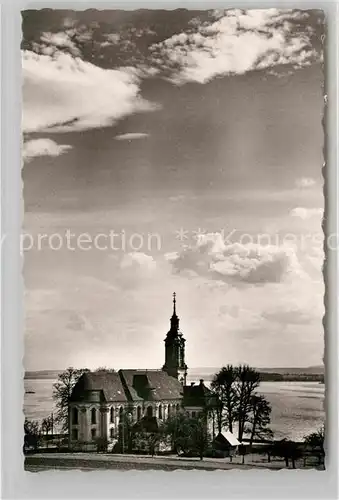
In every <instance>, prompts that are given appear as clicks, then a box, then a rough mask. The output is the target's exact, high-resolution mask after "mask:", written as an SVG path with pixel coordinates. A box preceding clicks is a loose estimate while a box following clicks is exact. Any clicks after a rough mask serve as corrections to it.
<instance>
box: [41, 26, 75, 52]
mask: <svg viewBox="0 0 339 500" xmlns="http://www.w3.org/2000/svg"><path fill="white" fill-rule="evenodd" d="M74 35H75V33H74V30H66V31H59V32H58V33H51V32H45V33H43V34H42V35H41V37H40V40H41V43H39V44H35V45H34V48H35V50H36V51H37V52H39V53H41V54H45V55H52V54H55V53H56V52H57V51H59V50H63V51H65V50H66V51H69V52H70V53H71V54H72V55H73V56H74V57H80V56H81V52H80V50H79V47H77V45H76V43H75V42H74Z"/></svg>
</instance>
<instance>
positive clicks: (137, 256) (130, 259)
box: [120, 252, 156, 271]
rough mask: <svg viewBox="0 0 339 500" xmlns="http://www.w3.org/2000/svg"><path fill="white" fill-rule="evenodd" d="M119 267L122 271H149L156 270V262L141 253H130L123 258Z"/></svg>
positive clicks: (149, 256)
mask: <svg viewBox="0 0 339 500" xmlns="http://www.w3.org/2000/svg"><path fill="white" fill-rule="evenodd" d="M120 267H121V268H122V269H126V268H134V269H136V268H137V269H143V270H146V271H151V270H153V269H155V268H156V262H155V260H154V259H153V257H152V256H151V255H147V254H145V253H143V252H130V253H127V254H125V255H124V256H123V258H122V260H121V263H120Z"/></svg>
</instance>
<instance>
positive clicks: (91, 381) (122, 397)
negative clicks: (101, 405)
mask: <svg viewBox="0 0 339 500" xmlns="http://www.w3.org/2000/svg"><path fill="white" fill-rule="evenodd" d="M94 393H99V397H100V401H114V402H121V403H124V402H126V401H127V397H126V393H125V390H124V387H123V385H122V382H121V378H120V375H119V373H118V372H97V373H96V372H86V373H84V374H83V375H82V376H81V377H80V379H79V380H78V382H77V383H76V385H75V387H74V389H73V392H72V396H71V400H72V401H91V400H93V399H94Z"/></svg>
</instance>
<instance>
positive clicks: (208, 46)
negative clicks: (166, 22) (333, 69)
mask: <svg viewBox="0 0 339 500" xmlns="http://www.w3.org/2000/svg"><path fill="white" fill-rule="evenodd" d="M308 16H309V14H308V13H305V12H302V11H288V10H286V11H279V10H278V9H263V10H255V9H253V10H247V11H241V10H226V11H222V13H221V14H220V16H219V15H218V16H217V17H218V19H217V20H214V22H212V23H211V24H208V23H203V24H199V23H197V25H196V28H195V31H194V29H193V30H192V29H191V30H190V31H189V32H187V33H185V32H183V33H180V34H175V35H173V36H172V37H171V38H168V39H167V40H164V41H162V42H160V43H157V44H154V45H153V46H151V48H150V50H151V51H152V54H153V62H155V63H157V61H162V63H161V64H162V66H163V67H164V68H166V69H167V70H168V72H169V73H170V79H171V80H172V81H173V82H174V83H177V84H183V83H187V82H198V83H206V82H208V81H210V80H211V79H213V78H214V77H216V76H218V75H227V74H244V73H246V72H247V71H252V70H258V69H259V70H260V69H265V68H270V67H274V66H280V65H286V64H290V65H292V66H295V67H300V66H304V65H308V64H310V63H311V62H312V61H313V60H317V59H319V58H320V57H321V56H320V55H319V54H318V53H317V51H316V50H315V49H314V48H313V47H312V41H311V35H312V31H310V30H308V29H306V27H304V29H302V27H300V25H301V23H302V22H303V23H306V22H307V18H308Z"/></svg>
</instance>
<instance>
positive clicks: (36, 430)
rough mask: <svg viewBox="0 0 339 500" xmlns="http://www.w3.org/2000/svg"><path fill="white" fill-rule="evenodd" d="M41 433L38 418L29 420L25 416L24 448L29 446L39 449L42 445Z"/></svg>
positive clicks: (35, 449)
mask: <svg viewBox="0 0 339 500" xmlns="http://www.w3.org/2000/svg"><path fill="white" fill-rule="evenodd" d="M40 440H41V433H40V426H39V422H38V421H37V420H28V419H27V418H25V422H24V449H27V448H29V447H32V448H34V451H37V449H38V448H39V445H40Z"/></svg>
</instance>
